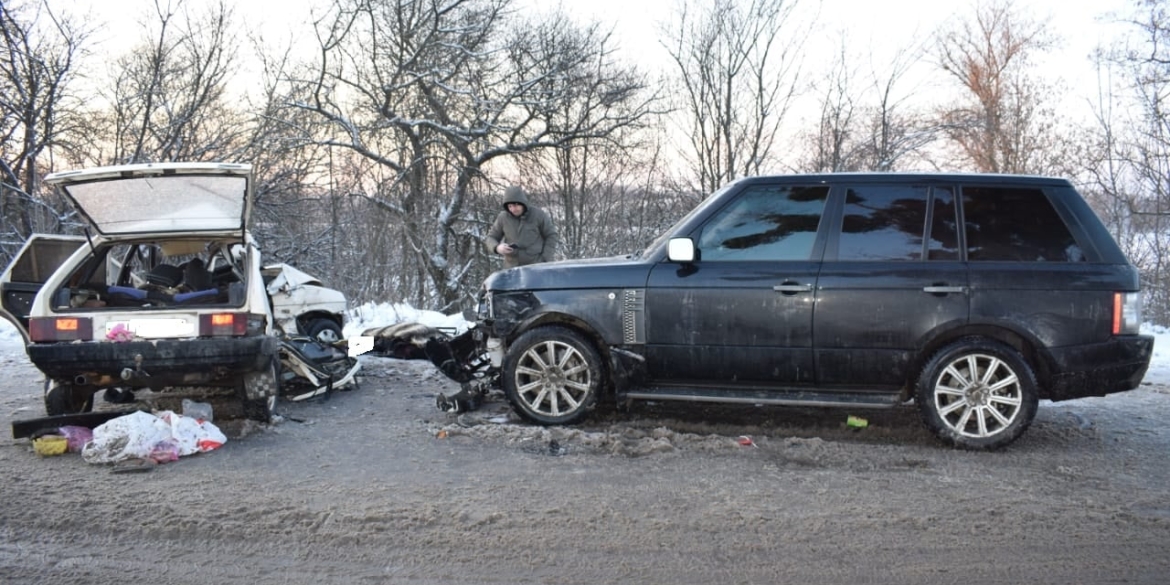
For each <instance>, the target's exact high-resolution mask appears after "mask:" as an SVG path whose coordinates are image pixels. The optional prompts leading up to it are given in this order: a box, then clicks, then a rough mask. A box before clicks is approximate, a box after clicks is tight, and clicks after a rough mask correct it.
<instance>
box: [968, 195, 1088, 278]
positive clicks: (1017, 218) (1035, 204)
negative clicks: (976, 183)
mask: <svg viewBox="0 0 1170 585" xmlns="http://www.w3.org/2000/svg"><path fill="white" fill-rule="evenodd" d="M963 214H964V219H965V224H966V228H967V259H968V260H971V261H997V260H998V261H1015V262H1083V261H1085V255H1084V252H1083V251H1082V250H1081V248H1080V246H1078V245H1077V242H1076V240H1075V239H1073V236H1072V234H1071V233H1070V232H1069V231H1068V227H1067V226H1065V225H1064V221H1063V220H1061V219H1060V216H1059V215H1058V214H1057V213H1056V210H1055V209H1053V207H1052V203H1050V202H1049V201H1048V197H1046V196H1045V195H1044V192H1043V191H1041V190H1040V189H1035V188H1007V187H964V188H963Z"/></svg>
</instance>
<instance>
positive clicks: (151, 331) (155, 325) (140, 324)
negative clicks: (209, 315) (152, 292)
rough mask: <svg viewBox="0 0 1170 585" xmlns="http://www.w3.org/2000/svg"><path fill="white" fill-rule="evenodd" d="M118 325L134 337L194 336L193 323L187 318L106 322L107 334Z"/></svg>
mask: <svg viewBox="0 0 1170 585" xmlns="http://www.w3.org/2000/svg"><path fill="white" fill-rule="evenodd" d="M118 325H122V326H123V327H124V328H126V329H129V330H130V331H132V332H133V333H134V336H135V337H142V338H146V339H151V338H159V337H194V336H195V335H196V331H195V323H194V322H192V321H189V320H187V319H131V320H129V321H116V322H110V323H106V334H107V335H108V334H109V333H110V331H112V330H113V329H114V328H115V327H117V326H118Z"/></svg>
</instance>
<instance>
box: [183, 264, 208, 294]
mask: <svg viewBox="0 0 1170 585" xmlns="http://www.w3.org/2000/svg"><path fill="white" fill-rule="evenodd" d="M183 284H184V285H186V286H187V288H188V289H189V290H192V291H202V290H208V289H213V288H215V285H214V284H212V282H211V273H210V272H208V271H207V268H206V267H205V266H204V264H203V260H201V259H199V258H192V259H190V260H188V261H187V262H184V263H183Z"/></svg>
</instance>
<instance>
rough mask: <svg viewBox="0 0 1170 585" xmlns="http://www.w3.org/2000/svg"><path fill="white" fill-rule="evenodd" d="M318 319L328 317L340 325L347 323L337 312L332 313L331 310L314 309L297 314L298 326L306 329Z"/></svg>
mask: <svg viewBox="0 0 1170 585" xmlns="http://www.w3.org/2000/svg"><path fill="white" fill-rule="evenodd" d="M317 319H328V320H330V321H332V322H334V323H336V324H337V326H338V327H344V326H345V323H343V322H342V318H341V316H340V315H338V314H337V313H330V312H329V311H321V310H313V311H309V312H307V313H301V314H300V315H297V328H298V329H300V330H302V331H304V330H305V328H306V327H307V326H308V325H309V323H312V322H313V321H315V320H317Z"/></svg>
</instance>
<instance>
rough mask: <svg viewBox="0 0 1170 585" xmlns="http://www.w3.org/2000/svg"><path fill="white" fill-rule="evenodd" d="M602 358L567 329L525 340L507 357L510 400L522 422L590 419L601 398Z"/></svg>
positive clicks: (505, 376) (537, 332) (542, 331)
mask: <svg viewBox="0 0 1170 585" xmlns="http://www.w3.org/2000/svg"><path fill="white" fill-rule="evenodd" d="M603 372H604V368H603V367H602V362H601V356H600V355H599V354H598V353H597V350H596V349H594V347H593V344H591V343H589V342H588V341H586V340H585V338H583V337H582V336H581V335H580V334H578V333H576V332H574V331H572V330H569V329H566V328H564V327H540V328H537V329H533V330H531V331H529V332H527V333H525V334H523V335H521V336H520V337H519V338H518V339H517V340H516V341H515V342H513V343H512V344H511V345H510V346H509V347H508V353H507V354H506V355H505V356H504V363H503V370H502V373H501V381H502V382H503V386H504V394H505V395H506V396H507V397H508V401H509V402H510V403H511V404H512V407H513V408H514V409H516V412H518V413H519V414H520V415H521V416H522V417H524V418H526V419H528V420H530V421H532V422H535V423H537V424H542V425H562V424H572V423H575V422H578V421H580V420H581V419H583V418H585V415H586V414H588V412H589V411H590V410H592V409H593V407H594V406H595V405H596V404H597V399H598V395H600V394H601V389H602V376H603Z"/></svg>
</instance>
